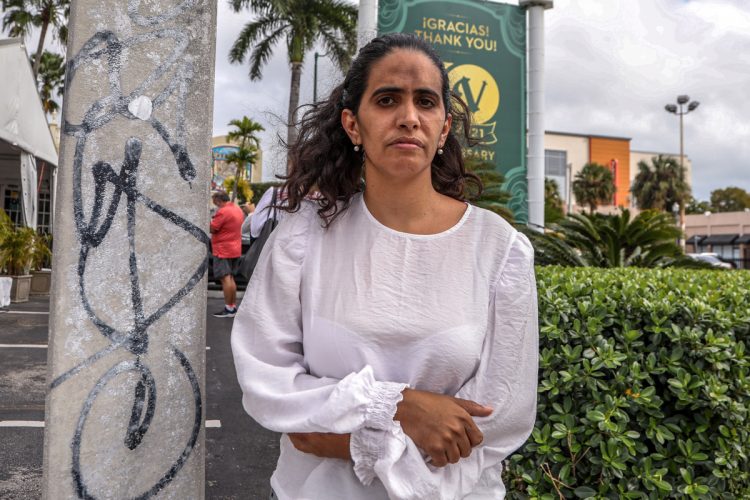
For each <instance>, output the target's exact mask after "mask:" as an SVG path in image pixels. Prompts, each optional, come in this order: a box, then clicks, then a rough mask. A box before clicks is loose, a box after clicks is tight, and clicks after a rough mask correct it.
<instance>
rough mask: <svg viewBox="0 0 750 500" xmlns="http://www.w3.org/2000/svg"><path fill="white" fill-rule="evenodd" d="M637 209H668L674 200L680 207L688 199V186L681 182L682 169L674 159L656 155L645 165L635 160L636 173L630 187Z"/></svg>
mask: <svg viewBox="0 0 750 500" xmlns="http://www.w3.org/2000/svg"><path fill="white" fill-rule="evenodd" d="M630 191H631V192H632V193H633V196H634V197H635V200H636V205H637V206H638V208H640V209H656V210H663V211H665V212H671V210H672V207H673V206H674V204H675V203H677V204H679V205H680V207H684V206H685V205H687V203H688V202H689V201H690V186H688V184H687V182H685V169H684V167H680V164H679V163H678V162H677V160H675V159H674V158H670V157H668V156H664V155H659V156H655V157H653V158H651V164H650V165H649V164H648V163H646V162H645V161H639V162H638V173H637V174H636V176H635V179H634V180H633V185H632V187H631V188H630Z"/></svg>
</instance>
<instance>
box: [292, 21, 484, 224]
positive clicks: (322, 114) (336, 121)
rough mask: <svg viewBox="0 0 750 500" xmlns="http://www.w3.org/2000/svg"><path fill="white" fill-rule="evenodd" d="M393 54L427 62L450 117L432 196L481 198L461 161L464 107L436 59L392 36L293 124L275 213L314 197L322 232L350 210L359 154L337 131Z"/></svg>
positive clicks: (418, 43) (410, 40) (466, 127)
mask: <svg viewBox="0 0 750 500" xmlns="http://www.w3.org/2000/svg"><path fill="white" fill-rule="evenodd" d="M396 49H407V50H414V51H419V52H422V53H423V54H425V55H426V56H427V57H429V58H430V60H431V61H432V62H433V63H434V64H435V67H436V68H438V70H439V71H440V77H441V80H442V98H443V103H444V106H445V112H446V116H447V114H448V113H450V114H452V115H453V125H452V127H451V131H450V132H449V133H448V137H447V138H446V141H445V144H444V145H443V154H442V155H436V156H435V158H434V159H433V161H432V185H433V187H434V188H435V190H436V191H437V192H439V193H442V194H444V195H446V196H450V197H451V198H455V199H457V200H461V201H464V200H465V199H466V198H467V193H471V194H472V195H476V194H478V193H481V190H482V183H481V181H480V180H479V177H477V176H476V175H475V174H473V173H471V172H467V171H466V169H465V168H464V159H463V155H462V146H466V147H469V146H473V145H474V144H476V143H477V141H476V139H475V138H473V137H471V136H470V113H469V110H468V107H467V106H466V103H464V102H463V100H462V99H461V98H460V97H459V96H458V95H457V94H456V93H454V92H451V90H450V85H449V82H448V72H447V71H446V70H445V66H444V65H443V62H442V61H441V60H440V56H438V54H437V52H435V49H433V48H432V46H430V45H429V44H428V43H427V42H425V41H424V40H422V39H421V38H418V37H416V36H414V35H410V34H405V33H391V34H388V35H383V36H379V37H377V38H375V39H373V40H372V41H370V43H368V44H367V45H365V46H364V47H363V48H362V49H361V50H360V51H359V54H358V55H357V58H356V59H355V60H354V61H353V62H352V65H351V67H350V68H349V71H348V72H347V74H346V78H345V79H344V82H343V83H342V84H341V85H339V86H337V87H336V88H334V89H333V91H332V92H331V95H330V96H329V97H328V98H327V99H325V100H323V101H320V102H318V103H317V104H313V105H310V109H308V110H307V111H306V112H305V113H304V115H303V116H302V118H301V119H300V120H299V121H298V128H299V134H298V136H297V141H296V142H295V143H294V144H291V145H290V146H289V173H288V174H287V175H286V176H282V178H283V179H285V183H284V188H283V189H284V191H285V192H286V195H287V197H288V198H287V200H286V203H285V206H284V207H280V208H283V209H284V210H287V211H289V212H296V211H297V210H299V208H300V206H301V203H302V200H303V199H304V198H305V196H307V195H308V194H309V193H310V192H311V191H314V190H315V191H318V193H319V194H318V195H317V196H316V198H315V200H316V202H317V203H318V205H319V207H320V208H319V209H318V214H319V215H320V217H321V218H322V219H323V220H324V223H325V226H326V227H327V226H328V225H330V224H331V222H333V220H334V219H335V218H336V217H337V216H338V215H339V214H340V213H341V212H342V211H343V210H345V209H346V208H347V207H348V206H349V203H350V202H351V198H352V196H353V195H354V194H355V193H357V192H359V191H361V190H362V189H363V182H362V166H363V159H364V158H363V152H357V151H354V148H353V145H352V142H351V140H350V139H349V136H348V135H346V132H345V131H344V128H343V126H342V125H341V112H342V111H343V110H344V109H349V110H351V111H352V112H353V113H354V115H356V114H357V111H358V110H359V104H360V101H361V100H362V95H363V94H364V91H365V88H366V87H367V80H368V78H369V74H370V68H372V65H373V64H375V63H376V62H377V61H378V60H380V59H382V58H383V57H385V56H386V55H388V54H389V53H390V52H392V51H394V50H396ZM459 136H461V140H459ZM470 185H473V189H472V188H471V187H470Z"/></svg>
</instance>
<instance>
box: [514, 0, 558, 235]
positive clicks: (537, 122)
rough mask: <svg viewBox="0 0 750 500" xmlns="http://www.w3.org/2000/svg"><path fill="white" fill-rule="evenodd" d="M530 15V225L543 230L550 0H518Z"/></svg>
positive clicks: (528, 179)
mask: <svg viewBox="0 0 750 500" xmlns="http://www.w3.org/2000/svg"><path fill="white" fill-rule="evenodd" d="M519 5H520V7H521V8H523V9H526V10H527V11H528V13H529V14H528V17H529V48H528V54H529V70H528V75H529V79H528V96H529V97H528V100H529V104H528V106H529V109H528V117H529V147H528V153H527V155H528V172H527V174H526V179H527V181H528V190H529V191H528V192H529V195H528V196H529V198H528V204H529V222H528V224H529V227H531V228H532V229H534V230H535V231H539V232H542V233H543V232H544V11H545V10H547V9H551V8H552V0H521V3H520V4H519Z"/></svg>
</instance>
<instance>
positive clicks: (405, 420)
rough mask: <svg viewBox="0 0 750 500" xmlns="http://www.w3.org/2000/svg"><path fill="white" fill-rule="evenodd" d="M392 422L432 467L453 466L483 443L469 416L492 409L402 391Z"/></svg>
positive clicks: (416, 391) (453, 399) (434, 395)
mask: <svg viewBox="0 0 750 500" xmlns="http://www.w3.org/2000/svg"><path fill="white" fill-rule="evenodd" d="M403 395H404V398H403V400H402V401H401V402H400V403H399V404H398V407H397V410H396V415H395V416H394V417H393V418H394V420H398V421H399V422H400V423H401V428H402V429H403V430H404V433H405V434H406V435H407V436H409V437H410V438H411V439H412V441H414V444H416V445H417V446H419V447H420V448H421V449H422V450H424V451H425V452H426V453H427V454H428V455H429V456H430V457H431V459H432V465H434V466H436V467H443V466H445V465H447V464H448V463H452V464H455V463H456V462H458V461H459V460H460V459H461V458H466V457H468V456H469V455H470V454H471V449H472V448H473V447H474V446H477V445H478V444H479V443H481V442H482V439H483V436H482V432H481V431H480V430H479V428H477V426H476V424H475V423H474V419H473V418H472V417H487V416H489V415H490V414H491V413H492V408H488V407H486V406H482V405H480V404H478V403H475V402H474V401H469V400H466V399H459V398H454V397H451V396H444V395H442V394H435V393H432V392H427V391H418V390H414V389H404V392H403Z"/></svg>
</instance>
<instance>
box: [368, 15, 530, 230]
mask: <svg viewBox="0 0 750 500" xmlns="http://www.w3.org/2000/svg"><path fill="white" fill-rule="evenodd" d="M378 32H379V33H381V34H382V33H393V32H403V33H414V34H416V35H417V36H419V37H421V38H423V39H424V40H426V41H428V42H430V43H431V44H432V45H433V46H434V47H435V49H437V51H438V52H439V53H440V55H441V57H442V58H443V60H444V61H445V66H446V69H447V70H448V76H449V77H450V80H451V86H452V88H453V90H454V91H455V92H457V93H458V94H459V95H460V96H461V97H462V98H463V100H464V101H465V102H466V104H467V105H468V106H469V109H470V110H471V112H472V114H473V118H474V126H473V129H472V132H473V135H474V136H476V137H479V138H480V139H481V143H480V144H479V145H477V146H475V147H473V148H471V149H468V150H466V153H465V154H466V156H471V157H474V158H476V159H479V160H482V161H486V162H489V163H492V164H493V165H495V168H496V169H497V170H498V171H500V172H502V174H503V175H504V176H505V185H504V189H505V190H507V191H509V192H510V193H511V194H512V199H511V201H510V203H509V207H510V208H511V209H512V210H513V213H514V215H515V217H516V220H517V221H518V222H526V220H527V218H528V207H527V204H526V193H527V182H526V16H525V12H524V11H523V10H521V8H519V7H517V6H515V5H508V4H501V3H494V2H485V1H476V0H474V1H472V0H380V4H379V12H378Z"/></svg>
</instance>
